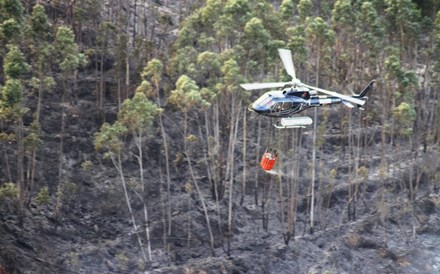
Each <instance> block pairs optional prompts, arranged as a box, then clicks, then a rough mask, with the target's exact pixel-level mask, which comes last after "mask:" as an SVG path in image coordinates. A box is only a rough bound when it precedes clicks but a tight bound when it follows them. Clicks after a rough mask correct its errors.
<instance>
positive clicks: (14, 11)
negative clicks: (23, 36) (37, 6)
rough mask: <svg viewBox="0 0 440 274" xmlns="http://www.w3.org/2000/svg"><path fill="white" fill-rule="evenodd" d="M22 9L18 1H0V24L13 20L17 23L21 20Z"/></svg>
mask: <svg viewBox="0 0 440 274" xmlns="http://www.w3.org/2000/svg"><path fill="white" fill-rule="evenodd" d="M23 12H24V8H23V5H22V4H21V1H19V0H0V22H1V21H4V20H7V19H10V18H13V19H15V20H16V21H17V22H21V21H22V20H23Z"/></svg>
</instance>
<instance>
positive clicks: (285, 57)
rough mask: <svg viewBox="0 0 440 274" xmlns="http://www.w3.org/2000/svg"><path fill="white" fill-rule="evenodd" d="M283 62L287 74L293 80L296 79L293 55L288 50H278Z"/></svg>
mask: <svg viewBox="0 0 440 274" xmlns="http://www.w3.org/2000/svg"><path fill="white" fill-rule="evenodd" d="M278 53H279V54H280V58H281V61H283V65H284V68H285V69H286V72H287V74H289V75H290V76H291V77H292V80H295V79H296V74H295V67H294V66H293V60H292V53H291V52H290V50H288V49H278Z"/></svg>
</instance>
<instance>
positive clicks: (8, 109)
mask: <svg viewBox="0 0 440 274" xmlns="http://www.w3.org/2000/svg"><path fill="white" fill-rule="evenodd" d="M7 48H8V53H7V54H6V57H5V59H4V63H3V69H4V71H5V78H6V83H5V86H4V87H3V88H2V90H1V93H2V100H1V101H0V109H2V110H1V111H0V112H2V113H6V114H9V115H11V116H12V119H13V120H14V121H15V122H16V127H15V136H16V140H17V145H18V146H17V186H18V215H19V222H20V224H21V225H22V224H23V216H24V215H23V214H24V203H25V200H26V183H25V179H24V157H25V155H24V154H25V150H24V125H23V115H24V114H25V113H26V112H27V110H28V109H26V108H25V107H23V106H22V102H21V101H22V98H23V89H24V86H23V83H22V81H23V80H22V79H21V77H22V75H23V74H24V73H26V72H27V71H28V70H29V65H28V64H27V63H26V61H25V59H24V56H23V54H22V52H21V51H20V49H19V48H18V47H17V46H15V45H9V46H8V47H7Z"/></svg>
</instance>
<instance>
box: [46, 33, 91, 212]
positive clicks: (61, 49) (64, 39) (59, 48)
mask: <svg viewBox="0 0 440 274" xmlns="http://www.w3.org/2000/svg"><path fill="white" fill-rule="evenodd" d="M54 44H55V53H56V54H55V55H56V57H57V63H58V65H59V68H60V69H61V71H62V75H63V80H62V82H63V90H62V92H61V102H60V103H61V113H60V115H61V132H60V144H59V152H58V153H59V154H58V189H62V184H63V178H62V169H63V164H64V133H65V132H64V131H65V127H66V113H65V97H66V94H67V93H68V92H69V95H70V96H69V99H70V100H72V98H71V97H72V96H75V95H73V94H74V93H75V92H76V91H75V90H73V91H72V90H71V89H68V81H69V78H70V77H69V75H72V74H73V76H74V79H73V81H74V89H75V87H76V75H77V69H78V68H79V67H81V66H83V65H85V63H86V58H85V56H84V54H82V53H80V52H79V50H78V45H77V44H76V43H75V37H74V34H73V31H72V29H70V28H69V27H66V26H60V27H58V29H57V32H56V36H55V41H54ZM71 102H72V101H71ZM60 199H61V197H60V196H58V198H57V200H58V201H57V204H61V201H60ZM59 210H60V208H59V207H57V208H56V215H57V216H58V217H59V214H60V211H59Z"/></svg>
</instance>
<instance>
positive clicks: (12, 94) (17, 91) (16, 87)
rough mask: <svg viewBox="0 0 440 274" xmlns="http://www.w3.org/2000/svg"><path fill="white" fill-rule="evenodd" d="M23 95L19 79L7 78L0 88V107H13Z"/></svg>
mask: <svg viewBox="0 0 440 274" xmlns="http://www.w3.org/2000/svg"><path fill="white" fill-rule="evenodd" d="M22 96H23V85H22V84H21V81H20V80H17V79H8V80H7V81H6V85H5V86H4V87H3V89H2V98H1V99H2V100H1V101H0V103H1V106H0V107H6V108H13V107H15V106H16V105H18V104H19V103H20V102H21V99H22Z"/></svg>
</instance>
